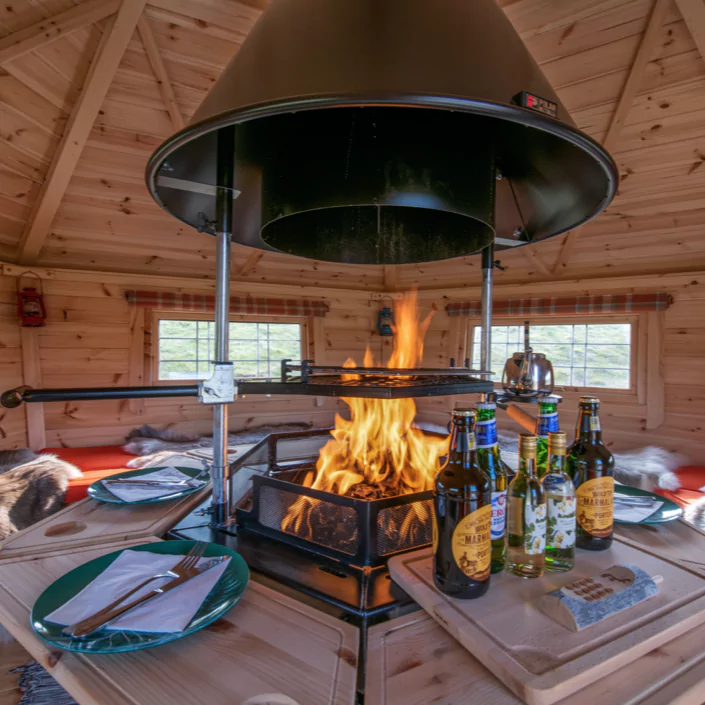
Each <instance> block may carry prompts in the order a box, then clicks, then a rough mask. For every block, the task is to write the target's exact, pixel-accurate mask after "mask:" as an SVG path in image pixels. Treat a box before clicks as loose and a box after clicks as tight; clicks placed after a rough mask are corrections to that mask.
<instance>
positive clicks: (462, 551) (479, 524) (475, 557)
mask: <svg viewBox="0 0 705 705" xmlns="http://www.w3.org/2000/svg"><path fill="white" fill-rule="evenodd" d="M491 525H492V507H491V506H490V505H489V504H487V505H485V506H484V507H481V508H480V509H477V510H476V511H474V512H472V513H470V514H468V515H467V516H466V517H464V518H463V519H461V520H460V522H458V525H457V526H456V527H455V531H454V532H453V558H455V562H456V563H457V565H458V568H460V570H462V571H463V573H465V575H467V576H468V578H471V579H472V580H477V581H478V582H482V581H483V580H487V578H488V577H489V574H490V559H491V555H492V543H491V538H490V536H491Z"/></svg>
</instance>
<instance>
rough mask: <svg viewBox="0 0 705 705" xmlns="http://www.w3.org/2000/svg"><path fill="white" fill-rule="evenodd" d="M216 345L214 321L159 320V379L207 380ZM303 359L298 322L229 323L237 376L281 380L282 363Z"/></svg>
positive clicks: (231, 348)
mask: <svg viewBox="0 0 705 705" xmlns="http://www.w3.org/2000/svg"><path fill="white" fill-rule="evenodd" d="M214 346H215V324H214V323H213V321H171V320H162V321H159V379H160V380H184V379H207V378H208V377H210V375H211V372H212V365H211V360H212V359H213V351H214ZM300 358H301V325H299V324H298V323H251V322H249V321H248V322H240V321H238V322H232V323H231V324H230V359H231V361H232V362H233V367H234V373H235V377H237V378H238V379H243V378H246V377H279V375H280V372H281V361H282V360H284V359H290V360H295V361H297V362H298V361H299V360H300Z"/></svg>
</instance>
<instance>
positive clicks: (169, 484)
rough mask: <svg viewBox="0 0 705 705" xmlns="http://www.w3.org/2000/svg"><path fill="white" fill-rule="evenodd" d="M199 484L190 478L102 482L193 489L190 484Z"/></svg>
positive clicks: (105, 481)
mask: <svg viewBox="0 0 705 705" xmlns="http://www.w3.org/2000/svg"><path fill="white" fill-rule="evenodd" d="M193 482H197V483H200V482H201V480H196V478H195V477H192V478H190V479H188V480H179V481H176V480H130V479H128V478H119V479H117V480H103V484H104V485H147V486H148V487H193V486H194V485H192V484H191V483H193Z"/></svg>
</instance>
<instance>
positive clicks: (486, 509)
mask: <svg viewBox="0 0 705 705" xmlns="http://www.w3.org/2000/svg"><path fill="white" fill-rule="evenodd" d="M475 419H476V413H475V411H474V410H473V409H456V410H455V411H453V427H452V429H451V436H450V450H449V451H448V459H447V460H446V463H445V465H444V466H443V467H442V468H441V470H440V471H439V473H438V475H437V476H436V482H435V489H434V499H433V508H434V512H433V514H434V516H433V559H434V560H433V564H434V565H433V577H434V580H435V583H436V586H437V587H438V588H439V589H440V590H441V591H442V592H444V593H446V594H447V595H450V596H451V597H459V598H463V599H470V598H475V597H480V596H482V595H484V594H485V593H486V592H487V590H488V588H489V586H490V560H491V553H492V543H491V525H492V492H491V489H490V480H489V478H488V477H487V475H485V473H484V472H483V471H482V470H481V469H480V466H479V465H478V464H477V450H476V444H475Z"/></svg>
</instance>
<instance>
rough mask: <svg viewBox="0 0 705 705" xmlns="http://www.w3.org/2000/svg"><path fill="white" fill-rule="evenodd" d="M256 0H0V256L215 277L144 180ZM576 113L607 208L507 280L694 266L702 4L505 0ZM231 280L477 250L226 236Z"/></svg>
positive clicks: (702, 105)
mask: <svg viewBox="0 0 705 705" xmlns="http://www.w3.org/2000/svg"><path fill="white" fill-rule="evenodd" d="M265 4H266V0H149V1H145V0H84V1H83V2H78V1H75V0H5V2H4V3H2V6H1V7H0V260H4V261H7V262H21V263H23V264H28V265H29V264H35V265H41V266H46V267H68V268H77V269H92V270H106V271H125V272H135V273H153V274H178V275H190V276H196V277H200V276H203V277H210V276H212V274H213V270H214V247H213V244H214V243H213V241H212V239H211V238H209V237H208V236H205V235H201V234H199V233H196V232H195V231H193V230H191V229H189V228H187V227H186V226H183V225H182V224H180V223H179V222H178V221H176V220H174V219H172V218H170V217H169V216H167V215H165V214H164V213H163V212H162V211H161V210H160V209H159V208H158V207H157V206H156V205H155V204H154V203H153V201H152V199H151V198H150V196H149V194H148V193H147V190H146V188H145V186H144V183H143V173H144V166H145V162H146V160H147V158H148V157H149V155H150V154H151V152H152V151H153V149H154V148H155V147H156V146H157V145H158V144H159V143H160V142H162V141H163V140H164V139H165V138H166V137H168V136H169V135H170V134H171V133H173V132H174V131H175V130H176V129H178V128H180V127H181V126H182V125H183V124H184V122H187V121H188V120H189V118H190V117H191V115H192V114H193V112H194V111H195V109H196V107H197V106H198V104H199V103H200V101H201V100H202V99H203V97H204V96H205V94H206V93H207V91H208V90H209V88H210V87H211V86H212V84H213V83H214V81H215V80H216V78H217V77H218V75H219V74H220V72H221V71H222V69H223V68H224V66H225V65H226V63H227V62H228V61H229V59H230V58H231V57H232V56H233V55H234V54H235V53H236V52H237V50H238V47H239V46H240V44H241V43H242V41H243V40H244V38H245V37H246V35H247V33H248V31H249V30H250V28H251V27H252V25H253V24H254V22H255V21H256V20H257V18H258V16H259V15H260V13H261V11H262V8H263V7H264V5H265ZM500 4H501V5H502V6H503V8H504V10H505V12H506V13H507V15H508V17H509V18H510V20H511V21H512V22H513V24H514V26H515V27H516V29H517V30H518V31H519V33H520V34H521V36H522V38H523V39H524V41H525V42H526V44H527V46H528V48H529V50H530V51H531V52H532V54H533V55H534V57H535V58H536V60H537V61H538V62H539V63H540V64H541V65H542V68H543V70H544V72H545V73H546V75H547V77H548V79H549V80H550V81H551V82H552V84H553V85H554V86H555V87H556V89H557V91H558V93H559V95H560V97H561V99H562V101H563V102H564V103H565V105H566V107H567V108H568V110H569V111H570V112H571V113H572V115H573V118H574V119H575V121H576V122H577V124H578V126H579V127H580V128H581V129H583V130H585V131H586V132H587V133H589V134H590V135H592V136H593V137H594V138H596V139H598V140H600V141H602V142H603V143H605V144H606V145H607V146H608V148H609V149H610V150H611V151H612V153H613V154H614V156H615V158H616V159H617V162H618V164H619V167H620V172H621V175H622V182H621V186H620V190H619V195H618V197H617V199H616V200H615V202H614V204H613V205H612V206H611V207H610V209H609V210H608V211H607V212H606V213H605V214H603V215H602V216H601V217H600V218H598V219H597V220H595V221H593V222H592V223H590V224H588V225H587V226H585V227H584V228H582V229H581V230H579V231H574V232H573V233H571V234H568V235H567V236H562V237H559V238H554V239H553V240H551V241H549V242H547V243H543V244H542V245H540V246H536V247H522V248H519V249H518V250H516V251H512V252H507V253H502V255H501V259H502V263H503V265H504V266H505V270H504V271H503V272H500V273H499V274H498V276H499V277H501V278H502V279H503V280H506V281H524V280H526V281H531V280H536V281H541V280H546V279H551V278H555V277H558V278H571V279H573V278H582V277H602V276H615V275H621V274H636V273H652V272H653V273H657V272H663V271H671V272H673V271H691V270H692V271H695V270H697V269H703V268H705V234H704V233H703V229H704V226H705V168H704V167H703V163H705V119H704V118H705V61H704V60H703V56H705V4H704V2H703V0H502V1H501V3H500ZM233 254H234V261H235V265H234V276H235V278H240V279H248V278H249V279H252V280H255V281H265V282H267V281H269V282H273V283H274V282H279V283H299V282H301V283H305V284H307V285H309V286H310V285H312V284H320V285H321V286H331V285H333V286H340V287H342V288H351V289H353V288H354V289H365V288H370V289H379V288H382V287H383V286H385V287H386V288H389V289H394V288H406V287H407V286H410V285H412V284H418V285H419V286H421V287H431V286H448V285H453V286H459V285H460V286H462V285H463V284H476V283H477V277H478V276H479V274H477V272H478V271H479V262H478V258H477V257H469V258H461V259H459V260H453V261H451V262H442V263H434V264H430V265H419V266H415V265H414V266H412V265H409V266H402V267H397V268H386V269H383V268H381V267H353V266H339V265H331V264H326V263H320V262H312V261H306V260H301V259H297V258H293V257H289V256H285V255H279V254H276V253H266V254H264V256H262V253H260V252H253V251H251V250H248V249H247V248H243V247H239V246H236V247H235V248H234V253H233Z"/></svg>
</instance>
